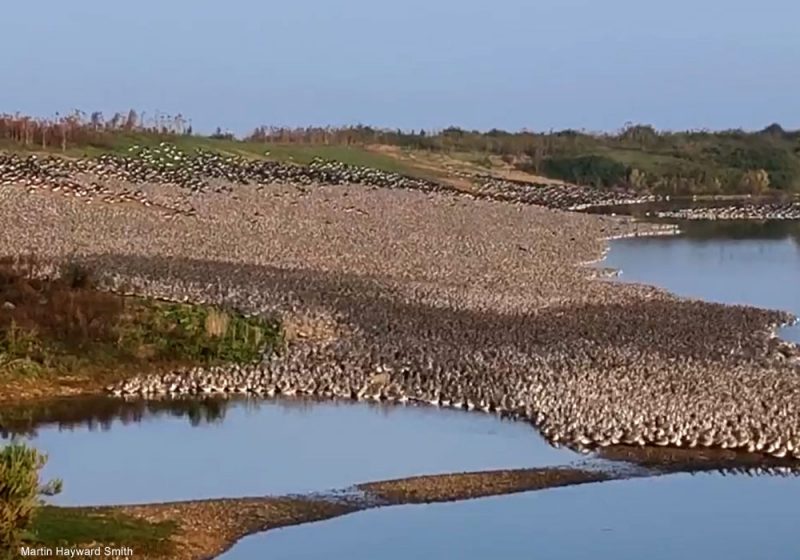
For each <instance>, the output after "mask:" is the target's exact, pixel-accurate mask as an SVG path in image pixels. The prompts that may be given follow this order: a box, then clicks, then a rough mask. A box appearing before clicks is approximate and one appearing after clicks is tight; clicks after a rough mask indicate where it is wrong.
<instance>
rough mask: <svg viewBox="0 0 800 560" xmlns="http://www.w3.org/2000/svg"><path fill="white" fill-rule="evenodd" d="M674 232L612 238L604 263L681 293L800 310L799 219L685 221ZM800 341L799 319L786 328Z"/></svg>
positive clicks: (626, 276) (628, 277)
mask: <svg viewBox="0 0 800 560" xmlns="http://www.w3.org/2000/svg"><path fill="white" fill-rule="evenodd" d="M679 225H680V227H681V229H682V231H683V233H682V234H681V235H679V236H675V237H642V238H632V239H620V240H617V241H614V242H612V244H611V251H610V253H609V254H608V257H607V258H606V260H605V261H603V266H608V267H612V268H616V269H620V270H621V271H622V274H621V275H620V276H619V278H618V279H619V280H620V281H623V282H636V283H643V284H652V285H655V286H660V287H662V288H666V289H667V290H669V291H670V292H673V293H675V294H677V295H680V296H685V297H691V298H697V299H703V300H707V301H714V302H719V303H731V304H744V305H753V306H756V307H765V308H771V309H783V310H785V311H790V312H792V313H794V314H795V315H798V316H800V223H798V222H770V223H766V224H764V223H759V224H754V223H750V222H681V223H679ZM780 334H781V336H782V337H784V338H786V339H787V340H791V341H794V342H800V325H795V326H792V327H787V328H785V329H782V330H781V333H780Z"/></svg>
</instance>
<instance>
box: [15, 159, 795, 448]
mask: <svg viewBox="0 0 800 560" xmlns="http://www.w3.org/2000/svg"><path fill="white" fill-rule="evenodd" d="M165 151H167V150H165ZM148 154H149V155H148ZM160 154H161V155H153V154H152V152H149V151H145V153H144V154H141V153H140V154H139V155H138V159H139V160H147V161H148V163H147V164H146V165H145V164H132V163H130V162H129V160H128V159H126V158H120V159H119V160H117V159H115V158H106V159H105V161H106V162H111V161H117V162H118V163H113V164H109V163H106V164H104V165H105V166H107V167H104V168H103V169H114V170H115V171H109V172H108V173H109V176H112V175H113V174H114V173H120V174H121V175H119V176H117V175H113V176H114V177H119V178H117V179H115V181H119V182H121V183H126V182H134V181H150V182H155V181H160V180H162V179H163V177H165V176H166V177H171V179H169V181H168V184H159V185H158V187H159V188H160V189H162V190H164V191H169V192H172V191H175V190H178V191H189V192H190V193H191V203H192V205H193V206H192V208H193V215H192V216H187V215H184V214H176V215H175V217H174V219H170V220H165V219H164V215H163V213H160V212H154V211H152V208H143V207H142V206H141V205H114V204H112V205H102V204H97V205H87V204H83V203H81V202H80V200H79V197H77V198H76V197H58V196H52V195H51V194H50V193H48V192H46V190H47V189H46V188H41V187H42V186H46V185H47V181H46V180H45V181H44V182H43V184H42V185H39V186H40V188H38V189H33V190H32V192H26V190H25V189H19V188H13V187H16V186H17V185H20V184H21V186H26V185H27V186H28V187H31V186H33V184H34V183H28V182H26V180H25V177H27V176H26V175H22V176H19V175H11V177H16V178H14V179H13V180H12V179H9V178H8V177H9V176H10V175H9V173H11V172H10V171H9V169H14V168H15V165H18V163H16V164H15V163H14V162H20V161H25V159H24V158H17V159H14V158H13V157H12V159H10V160H8V159H6V160H4V161H5V162H6V163H4V164H3V165H2V166H0V170H1V171H2V174H3V177H4V179H3V180H4V182H5V183H6V184H7V185H9V186H10V187H11V188H7V189H5V191H2V190H0V195H2V198H0V220H2V224H3V225H4V228H3V229H4V235H3V236H0V254H20V255H21V254H26V253H28V252H29V251H30V250H31V247H34V248H36V250H37V252H38V253H39V255H40V257H43V258H52V259H54V260H55V261H57V260H58V259H62V258H64V256H65V255H73V256H74V257H76V258H80V259H82V260H85V261H86V263H87V264H88V265H89V266H91V267H92V268H93V269H94V270H95V271H98V273H100V274H101V277H102V280H103V281H104V282H106V285H107V286H108V287H109V288H110V289H114V290H117V291H121V292H125V293H135V294H140V295H148V296H154V297H159V298H166V299H172V300H179V301H198V302H208V303H214V304H219V305H223V306H229V307H231V308H235V309H238V310H241V311H243V312H245V313H248V314H255V315H264V316H279V317H280V318H281V320H282V322H283V325H284V329H285V333H286V346H285V348H283V349H282V350H281V351H279V352H276V353H273V354H268V355H265V356H264V358H263V360H261V361H260V362H259V363H257V364H251V365H247V366H237V367H217V368H210V369H202V370H201V369H190V370H176V371H171V372H166V373H163V372H162V373H158V374H153V375H145V376H142V377H140V378H137V379H133V380H130V381H128V382H125V383H123V384H120V385H117V386H113V387H110V388H109V390H110V391H112V392H113V393H115V394H119V395H142V396H145V397H151V396H158V395H169V394H175V395H199V394H214V393H249V394H254V395H263V396H271V395H279V394H280V395H312V396H316V397H322V398H347V399H351V398H356V399H375V400H386V401H396V402H418V403H425V404H431V405H435V406H447V407H457V408H463V409H467V410H484V411H488V412H494V413H499V414H503V415H506V416H510V417H514V418H523V419H526V420H528V421H530V422H532V423H533V424H535V425H536V426H537V427H538V428H539V429H540V430H541V431H542V432H543V433H544V434H545V435H546V436H547V438H548V439H549V440H550V441H551V442H553V443H555V444H566V445H569V446H572V447H576V448H582V449H591V448H593V447H597V446H607V445H615V444H626V445H657V446H674V447H688V448H692V447H697V448H728V449H740V450H745V451H752V452H761V453H765V454H770V455H773V456H776V457H800V401H798V400H797V395H798V394H800V352H798V349H797V347H796V346H794V345H791V344H788V343H784V342H781V341H780V340H778V339H776V338H774V336H772V334H771V333H772V332H773V331H774V328H775V326H776V325H778V324H781V323H784V322H787V321H789V320H791V317H790V316H788V315H787V314H785V313H782V312H774V311H766V310H758V309H753V308H747V307H738V306H722V305H715V304H708V303H703V302H697V301H688V300H682V299H677V298H674V297H672V296H670V295H669V294H666V293H664V292H662V291H660V290H657V289H653V288H647V287H643V286H625V285H613V284H610V283H608V282H603V281H599V280H595V279H592V278H591V276H594V274H592V273H590V271H588V270H587V269H586V268H583V267H582V266H580V264H581V263H585V262H589V261H592V260H596V259H597V258H598V256H600V255H601V254H602V252H603V250H604V242H603V238H609V237H614V236H620V235H628V234H642V233H649V232H651V231H652V230H651V229H650V227H649V226H646V225H643V224H636V223H634V222H632V221H630V220H628V219H625V218H612V217H606V216H589V215H584V214H576V213H570V212H561V211H557V210H550V209H544V208H541V207H539V206H536V205H531V204H510V203H509V200H507V199H506V198H505V197H498V196H485V197H480V196H478V197H475V196H466V195H457V194H455V193H452V192H442V189H440V188H434V185H431V184H428V183H426V182H422V181H420V183H419V185H417V186H409V185H412V183H403V182H402V181H406V180H407V181H417V180H416V179H402V178H399V177H400V176H398V175H395V174H386V173H383V172H378V171H370V170H363V169H361V168H353V167H350V166H343V165H341V164H334V163H325V162H315V164H312V165H311V166H307V167H304V168H299V169H304V170H305V171H302V173H305V174H306V175H304V176H305V177H307V178H306V179H302V180H301V179H298V178H297V176H289V177H287V178H285V179H284V178H281V177H280V176H279V175H278V174H277V172H276V173H275V174H273V175H271V176H269V177H277V179H269V181H271V182H268V179H267V176H266V175H265V176H263V178H262V179H260V180H254V179H253V178H252V177H253V175H248V174H245V172H244V171H239V172H238V173H241V174H240V175H231V174H230V173H233V172H232V171H231V167H230V165H229V164H230V161H238V160H237V159H236V158H224V157H222V156H211V155H208V156H193V158H194V159H192V163H191V164H187V165H189V166H190V168H193V167H194V166H201V169H203V171H202V172H194V173H190V172H177V171H176V172H175V173H178V175H170V173H172V171H170V170H171V169H172V166H169V165H167V163H169V162H170V160H169V157H164V156H163V152H160ZM180 157H181V158H182V156H180ZM203 157H205V158H206V159H202V158H203ZM148 158H150V159H148ZM165 160H166V161H165ZM8 161H11V162H12V163H11V164H10V165H9V164H8ZM172 161H174V155H173V157H172ZM203 161H205V163H200V162H203ZM48 162H49V163H48ZM226 162H227V163H226ZM126 164H127V167H126ZM59 165H67V166H69V165H76V166H77V165H86V164H77V163H64V164H57V163H55V160H49V159H48V160H44V161H41V162H37V163H36V164H35V165H34V168H35V169H41V168H45V169H48V171H47V172H46V173H51V171H49V168H50V167H51V166H53V167H56V168H57V169H55V170H53V171H52V173H54V174H55V175H56V176H58V174H59V173H63V174H67V173H66V172H64V171H63V169H62V168H58V166H59ZM92 165H99V164H92ZM138 165H142V166H143V168H139V167H137V166H138ZM247 165H250V164H246V165H245V164H241V165H239V164H237V165H234V167H235V169H280V170H288V169H291V171H286V172H287V173H301V171H298V170H296V169H295V168H294V167H292V166H286V165H284V164H275V163H267V162H256V163H253V164H252V166H253V167H252V168H249V167H247ZM37 166H41V167H37ZM153 167H155V168H157V169H160V170H161V171H160V172H159V173H166V174H167V175H145V176H142V175H140V174H142V173H145V174H146V173H148V172H150V171H147V170H149V169H151V168H153ZM59 169H62V170H61V171H59ZM87 169H88V168H87ZM125 169H127V171H122V170H125ZM309 169H311V170H315V171H308V170H309ZM99 170H100V169H98V168H92V169H91V170H89V171H86V170H84V172H85V173H90V174H93V175H97V174H98V171H99ZM126 173H127V174H126ZM225 173H228V175H226V174H225ZM342 173H348V174H349V175H347V176H346V177H347V179H345V178H344V177H345V176H343V175H342ZM198 175H199V176H201V177H203V178H204V180H205V181H206V183H202V184H201V183H199V182H198V183H193V182H192V181H194V180H195V179H193V178H197V177H198ZM181 177H185V179H180V178H181ZM232 177H233V178H232ZM368 177H369V179H367V178H368ZM198 181H199V179H198ZM381 181H382V183H381V184H377V183H379V182H381ZM312 183H313V184H315V188H311V189H307V188H302V187H303V185H308V184H312ZM331 183H333V184H337V185H339V186H335V187H332V186H330V184H331ZM345 183H346V184H345ZM353 183H361V184H353ZM365 185H366V186H369V187H373V188H364V186H365ZM413 185H416V183H413ZM396 187H408V188H396ZM82 188H83V187H82ZM43 191H44V192H43ZM154 196H155V195H154ZM160 196H162V197H164V196H165V195H163V193H161V194H160ZM514 201H515V202H521V201H517V200H514ZM571 204H572V202H570V205H571Z"/></svg>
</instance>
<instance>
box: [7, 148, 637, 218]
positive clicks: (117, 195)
mask: <svg viewBox="0 0 800 560" xmlns="http://www.w3.org/2000/svg"><path fill="white" fill-rule="evenodd" d="M129 152H130V153H129V154H126V155H118V154H104V155H101V156H99V157H97V158H82V159H68V158H62V157H58V156H44V157H42V156H37V155H33V154H32V155H28V156H20V155H17V154H0V185H3V186H11V185H20V186H25V187H27V188H28V189H29V190H36V189H40V188H47V189H50V190H53V191H56V192H61V193H62V194H65V195H71V196H75V197H77V198H80V199H82V200H84V201H86V202H92V201H94V200H95V199H99V200H100V201H102V202H108V203H114V202H131V201H137V202H141V203H143V204H145V205H155V206H161V207H162V208H163V209H164V210H165V211H167V212H168V213H172V212H179V213H181V212H182V213H185V214H189V215H191V214H192V213H193V212H192V211H191V210H186V209H185V208H184V207H183V206H180V205H179V206H170V205H168V204H159V203H155V202H154V201H152V200H150V199H149V198H148V196H147V193H146V192H145V191H143V190H141V189H139V188H138V187H140V186H141V185H148V184H157V185H161V186H167V187H178V188H179V189H181V190H182V191H183V192H184V193H204V192H210V191H213V192H217V193H220V192H230V190H231V186H232V185H251V184H254V185H268V184H274V183H282V184H292V185H300V186H310V185H315V184H325V185H345V184H354V185H366V186H370V187H378V188H405V189H412V190H419V191H423V192H436V191H444V190H451V189H450V187H449V186H448V185H447V184H446V183H443V182H436V181H431V180H428V179H421V178H416V177H409V176H407V175H402V174H399V173H392V172H385V171H380V170H376V169H371V168H368V167H362V166H355V165H348V164H344V163H341V162H335V161H326V160H322V159H315V160H314V161H312V162H311V163H310V164H309V165H295V164H291V163H281V162H276V161H269V160H257V159H253V158H245V157H242V156H225V155H221V154H218V153H216V152H211V151H208V150H203V149H196V150H195V151H194V153H191V154H189V153H186V152H184V151H182V150H180V149H179V148H177V147H176V146H174V145H171V144H168V143H162V144H161V145H160V146H158V147H139V146H134V147H132V148H131V149H130V150H129ZM473 179H474V182H475V185H476V186H475V189H474V193H473V196H475V197H478V198H489V199H495V200H503V201H509V202H520V203H527V204H538V205H540V206H546V207H548V208H558V209H563V210H582V209H586V208H590V207H594V206H604V205H620V204H628V203H636V202H647V201H650V200H652V197H650V196H636V195H635V194H633V193H631V192H628V191H626V190H621V191H620V190H617V191H610V190H603V189H594V188H591V187H580V186H575V185H546V184H533V183H524V182H520V181H509V180H504V179H498V178H493V177H491V176H485V175H477V176H475V177H473ZM120 185H123V186H124V187H126V188H123V189H120V188H119V187H120Z"/></svg>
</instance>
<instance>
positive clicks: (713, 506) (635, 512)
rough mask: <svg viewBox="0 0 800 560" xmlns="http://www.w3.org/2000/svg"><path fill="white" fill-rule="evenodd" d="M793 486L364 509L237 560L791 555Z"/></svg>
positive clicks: (778, 481) (267, 537)
mask: <svg viewBox="0 0 800 560" xmlns="http://www.w3.org/2000/svg"><path fill="white" fill-rule="evenodd" d="M797 482H798V481H797V480H796V479H784V478H768V477H763V478H748V477H723V476H720V475H696V476H691V475H674V476H669V477H661V478H654V479H635V480H627V481H616V482H606V483H600V484H591V485H585V486H575V487H569V488H560V489H553V490H545V491H540V492H531V493H526V494H518V495H514V496H503V497H496V498H486V499H481V500H474V501H469V502H458V503H452V504H439V505H430V506H402V507H393V508H385V509H379V510H370V511H366V512H361V513H356V514H352V515H349V516H345V517H340V518H337V519H333V520H329V521H323V522H320V523H315V524H309V525H301V526H298V527H289V528H286V529H279V530H276V531H271V532H269V533H266V534H261V535H254V536H251V537H248V538H246V539H243V540H242V541H241V542H240V543H239V544H238V545H237V546H236V547H235V548H233V549H232V550H231V551H230V552H228V553H227V554H224V555H223V556H221V557H220V558H222V559H224V560H245V559H248V560H249V559H251V558H273V559H275V560H310V559H312V558H313V559H316V558H348V559H349V560H372V559H373V558H381V559H383V560H395V559H396V560H401V559H402V560H405V559H407V558H420V559H428V558H430V559H437V560H438V559H439V558H460V559H463V560H473V559H474V560H478V559H484V558H543V559H547V560H584V559H586V558H597V559H600V560H612V559H613V560H640V559H642V558H647V559H649V560H675V559H686V560H689V559H695V558H697V559H702V560H710V559H717V558H725V559H726V560H758V559H762V558H763V559H767V558H768V559H770V560H796V559H797V558H800V544H798V540H797V527H799V526H800V508H798V507H797V503H798V500H800V485H798V484H797Z"/></svg>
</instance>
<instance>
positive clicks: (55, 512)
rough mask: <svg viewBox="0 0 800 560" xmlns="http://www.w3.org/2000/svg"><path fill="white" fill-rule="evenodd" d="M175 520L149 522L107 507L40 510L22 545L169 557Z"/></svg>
mask: <svg viewBox="0 0 800 560" xmlns="http://www.w3.org/2000/svg"><path fill="white" fill-rule="evenodd" d="M176 530H177V523H176V522H174V521H162V522H158V523H155V522H150V521H145V520H142V519H137V518H134V517H131V516H128V515H125V514H123V513H119V512H116V511H113V510H111V509H106V508H75V509H73V508H59V507H51V506H46V507H43V508H41V509H40V510H39V511H38V512H37V514H36V517H35V519H34V526H33V530H32V531H31V532H30V534H29V535H28V536H27V538H26V540H25V545H26V546H29V547H32V548H40V547H42V548H49V549H54V548H57V547H66V548H70V547H93V548H94V547H98V546H99V547H112V548H121V547H128V548H131V549H133V551H134V554H133V557H134V558H135V557H147V558H170V557H171V556H172V552H173V551H174V548H175V545H174V542H173V541H172V538H173V536H174V534H175V532H176Z"/></svg>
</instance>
